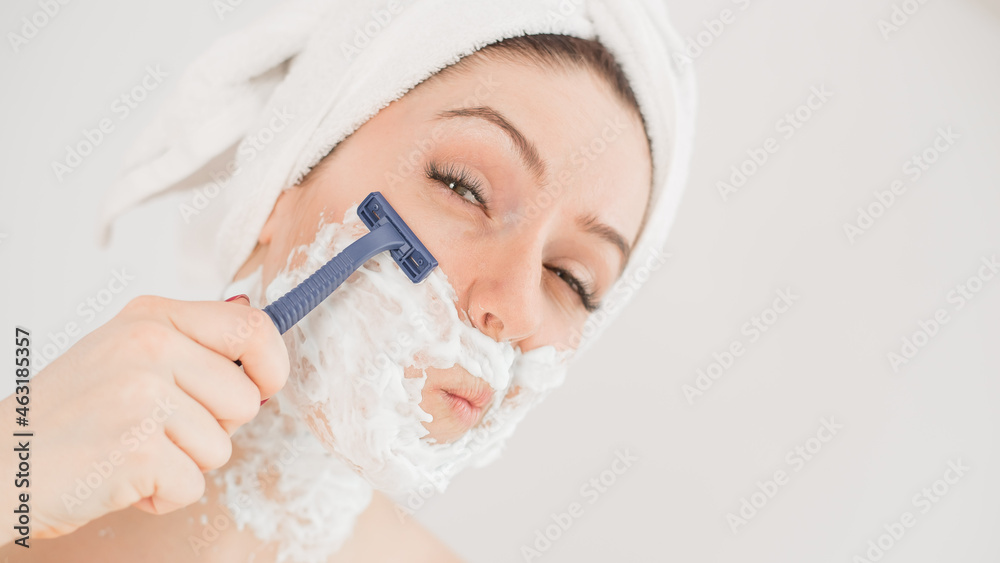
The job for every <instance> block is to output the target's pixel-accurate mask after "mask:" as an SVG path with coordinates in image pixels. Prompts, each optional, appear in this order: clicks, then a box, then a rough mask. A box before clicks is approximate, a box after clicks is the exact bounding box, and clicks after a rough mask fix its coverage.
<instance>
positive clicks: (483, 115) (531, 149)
mask: <svg viewBox="0 0 1000 563" xmlns="http://www.w3.org/2000/svg"><path fill="white" fill-rule="evenodd" d="M451 117H475V118H478V119H484V120H486V121H488V122H489V123H492V124H493V125H496V126H497V127H499V128H500V129H501V130H503V132H504V133H506V134H507V136H508V137H510V140H511V142H513V143H514V146H515V147H516V148H517V152H518V154H520V155H521V160H522V162H523V163H524V167H525V168H527V169H528V170H530V171H531V172H532V173H533V174H534V176H535V180H536V181H537V182H538V183H539V184H542V183H543V182H544V181H545V178H546V177H548V170H547V166H546V164H545V161H544V160H542V157H541V155H539V154H538V149H536V148H535V144H534V143H532V142H531V141H529V140H528V139H527V138H526V137H525V136H524V135H522V134H521V132H520V131H519V130H518V129H517V127H515V126H514V124H513V123H511V122H510V120H508V119H507V118H506V117H504V115H503V114H502V113H500V112H499V111H497V110H496V109H494V108H492V107H490V106H478V107H473V108H460V109H449V110H444V111H442V112H440V113H438V114H437V119H447V118H451Z"/></svg>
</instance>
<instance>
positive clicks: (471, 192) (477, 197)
mask: <svg viewBox="0 0 1000 563" xmlns="http://www.w3.org/2000/svg"><path fill="white" fill-rule="evenodd" d="M424 173H425V174H426V176H427V177H428V178H429V179H431V180H435V181H437V182H441V183H442V184H444V185H445V186H446V187H447V188H448V189H449V190H451V191H452V193H454V194H455V195H457V196H458V197H460V198H462V199H464V200H465V201H467V202H469V203H471V204H473V205H481V206H483V207H486V199H485V198H484V197H483V191H482V189H481V187H480V184H479V182H478V181H477V180H476V179H475V178H473V177H472V175H471V174H469V172H468V171H467V170H465V169H464V168H456V167H454V166H451V165H448V166H445V167H440V166H438V165H437V164H436V163H434V162H428V163H427V166H426V167H425V169H424Z"/></svg>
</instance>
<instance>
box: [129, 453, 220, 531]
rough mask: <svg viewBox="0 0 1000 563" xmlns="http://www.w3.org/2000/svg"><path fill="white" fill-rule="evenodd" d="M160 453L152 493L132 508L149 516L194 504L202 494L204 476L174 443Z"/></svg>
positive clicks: (203, 492) (203, 490) (203, 491)
mask: <svg viewBox="0 0 1000 563" xmlns="http://www.w3.org/2000/svg"><path fill="white" fill-rule="evenodd" d="M162 439H163V440H165V441H167V442H168V444H167V445H166V446H165V447H163V448H162V449H161V450H160V451H162V452H163V456H162V458H161V460H162V461H161V462H160V463H159V464H158V465H157V468H156V475H155V477H154V488H153V494H152V495H150V496H148V497H146V498H144V499H142V500H139V501H138V502H136V503H134V504H133V505H132V506H134V507H136V508H138V509H139V510H143V511H145V512H149V513H150V514H166V513H168V512H172V511H174V510H177V509H178V508H183V507H185V506H188V505H190V504H192V503H194V502H197V501H198V499H200V498H201V497H202V496H203V495H204V494H205V475H204V474H203V473H202V472H201V469H199V468H198V465H197V464H196V463H195V462H194V461H193V460H192V459H191V458H190V457H188V455H187V454H186V453H184V452H183V451H182V450H181V449H180V448H178V447H177V446H176V445H175V444H172V443H169V440H168V439H167V438H162Z"/></svg>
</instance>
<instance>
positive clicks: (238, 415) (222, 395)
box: [174, 337, 260, 430]
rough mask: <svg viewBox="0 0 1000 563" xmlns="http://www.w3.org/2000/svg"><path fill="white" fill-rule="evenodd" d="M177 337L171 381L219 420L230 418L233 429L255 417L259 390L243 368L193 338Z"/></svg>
mask: <svg viewBox="0 0 1000 563" xmlns="http://www.w3.org/2000/svg"><path fill="white" fill-rule="evenodd" d="M180 340H181V342H180V343H179V344H178V345H177V346H178V347H179V350H178V352H177V356H176V357H177V358H178V360H177V362H178V363H177V364H175V367H174V381H175V383H176V384H177V386H178V387H179V388H180V389H181V390H182V391H184V392H185V393H187V394H188V395H189V396H190V397H191V398H193V399H194V400H196V401H198V402H199V403H201V405H202V406H203V407H205V409H207V410H208V412H210V413H211V414H212V416H214V417H215V419H216V420H218V421H219V422H223V421H231V422H232V423H233V424H234V426H231V429H232V430H235V429H236V427H238V426H239V425H241V424H245V423H247V422H249V421H250V420H251V419H252V418H253V417H255V416H257V412H258V411H259V410H260V390H259V389H258V388H257V386H256V385H255V384H254V382H253V381H251V380H250V378H249V377H247V375H246V373H244V372H243V370H242V369H240V368H239V367H238V366H237V365H236V364H234V363H233V362H232V361H230V360H229V359H228V358H225V357H223V356H220V355H219V354H217V353H215V352H214V351H212V350H209V349H207V348H205V347H203V346H202V345H200V344H198V343H197V342H195V341H194V340H191V339H189V338H186V337H182V338H181V339H180ZM224 427H226V426H224ZM229 429H230V428H227V430H229Z"/></svg>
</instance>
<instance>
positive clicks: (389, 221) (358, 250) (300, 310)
mask: <svg viewBox="0 0 1000 563" xmlns="http://www.w3.org/2000/svg"><path fill="white" fill-rule="evenodd" d="M358 217H361V220H362V221H363V222H364V224H365V226H366V227H368V229H369V231H370V232H369V233H368V234H366V235H365V236H363V237H361V238H360V239H358V240H356V241H354V242H353V243H351V245H350V246H348V247H347V248H345V249H344V250H343V251H342V252H341V253H340V254H338V255H336V256H334V257H333V258H332V259H330V261H329V262H327V263H326V264H324V265H323V267H322V268H320V269H319V270H317V271H316V273H314V274H313V275H311V276H309V277H308V278H306V279H305V281H303V282H302V283H300V284H299V285H297V286H295V288H294V289H292V290H291V291H289V292H288V293H286V294H284V295H282V296H281V298H280V299H278V300H277V301H275V302H274V303H271V304H270V305H268V306H267V307H264V312H265V313H267V316H269V317H271V320H272V321H274V326H276V327H278V332H280V333H282V334H284V333H285V332H286V331H288V329H290V328H292V326H293V325H295V323H297V322H299V321H300V320H302V317H304V316H306V314H307V313H309V311H312V310H313V309H315V308H316V306H317V305H319V304H320V303H321V302H322V301H323V300H324V299H326V298H327V297H328V296H329V295H330V294H331V293H333V291H334V290H335V289H337V288H338V287H340V284H342V283H344V280H346V279H347V278H348V276H350V275H351V274H352V273H354V271H355V270H357V269H358V268H360V267H361V266H362V265H363V264H364V263H365V262H367V261H368V260H370V259H371V258H372V257H373V256H375V255H376V254H378V253H379V252H383V251H386V250H388V251H389V256H391V257H392V259H393V260H395V261H396V264H399V267H400V268H401V269H402V270H403V273H404V274H406V277H408V278H410V281H411V282H413V283H420V282H421V281H423V280H424V278H426V277H427V276H428V275H429V274H430V273H431V270H433V269H434V268H436V267H437V265H438V263H437V260H435V259H434V256H432V255H431V253H430V252H429V251H428V250H427V247H425V246H424V245H423V243H422V242H420V240H419V239H417V235H415V234H413V231H411V230H410V228H409V227H407V226H406V223H404V222H403V218H402V217H400V216H399V214H398V213H396V210H395V209H393V208H392V206H391V205H389V202H388V201H386V199H385V197H383V196H382V194H381V193H379V192H372V193H370V194H368V197H366V198H365V200H364V201H362V202H361V205H359V206H358Z"/></svg>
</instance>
